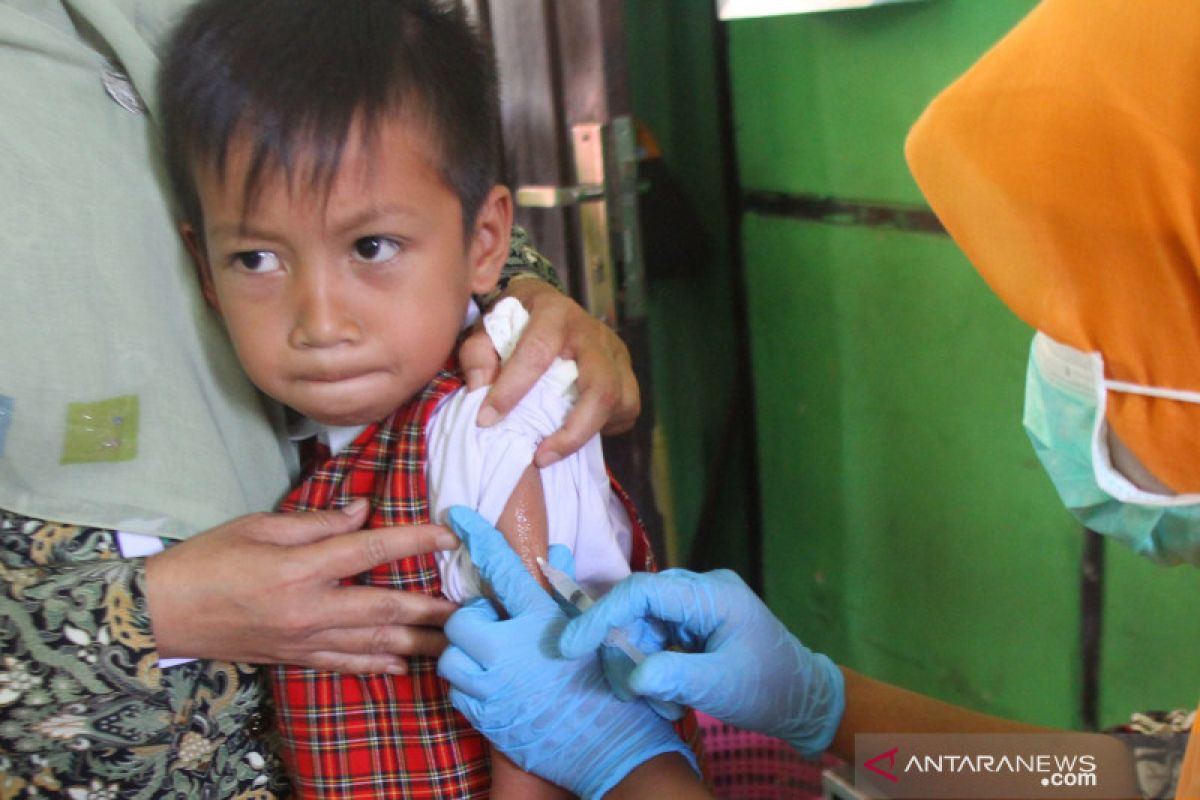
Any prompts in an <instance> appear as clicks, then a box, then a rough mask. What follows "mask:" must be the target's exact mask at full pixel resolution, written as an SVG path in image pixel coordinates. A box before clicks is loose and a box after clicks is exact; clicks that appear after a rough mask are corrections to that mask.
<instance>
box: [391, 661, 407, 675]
mask: <svg viewBox="0 0 1200 800" xmlns="http://www.w3.org/2000/svg"><path fill="white" fill-rule="evenodd" d="M387 674H388V675H407V674H408V666H407V665H406V664H405V663H404V662H403V661H401V662H400V663H398V664H391V665H389V666H388V668H387Z"/></svg>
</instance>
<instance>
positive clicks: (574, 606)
mask: <svg viewBox="0 0 1200 800" xmlns="http://www.w3.org/2000/svg"><path fill="white" fill-rule="evenodd" d="M537 563H538V567H539V568H540V569H541V570H542V575H544V576H545V577H546V581H547V582H548V583H549V584H550V589H551V591H552V592H553V594H554V599H555V601H556V602H557V603H558V605H559V607H560V608H562V610H563V613H565V614H566V615H567V616H568V617H571V618H572V619H574V618H575V617H578V616H580V615H581V614H583V612H585V611H587V610H588V609H589V608H591V607H592V606H593V605H595V604H596V601H595V600H593V599H592V597H591V595H589V594H588V593H587V591H586V590H585V589H584V588H583V587H582V586H580V585H579V584H578V583H576V582H575V581H574V580H572V579H571V576H570V575H568V574H567V573H565V572H563V571H562V570H561V569H559V568H557V567H555V566H554V565H553V564H551V563H550V562H549V561H547V560H546V559H544V558H541V557H540V556H539V557H538V560H537ZM604 644H605V645H607V646H609V647H615V648H616V649H617V650H620V651H621V652H622V653H624V654H625V655H626V656H627V657H628V658H629V660H630V661H632V662H633V666H635V667H636V666H637V665H638V664H641V663H642V662H643V661H645V660H646V654H645V653H643V652H642V651H641V649H639V648H638V646H637V645H635V644H634V643H633V641H632V640H631V639H630V638H629V634H627V633H626V632H625V631H624V629H622V628H609V629H608V635H607V636H606V637H605V638H604ZM610 658H611V657H610ZM608 666H609V665H606V669H607V668H608ZM643 699H644V700H645V701H646V703H647V704H648V705H649V706H650V707H651V708H653V709H654V711H655V713H657V714H658V715H659V716H660V717H663V718H664V719H670V720H675V719H679V718H680V717H681V716H683V706H681V705H679V704H678V703H672V702H669V701H666V700H656V699H654V698H649V697H647V698H643Z"/></svg>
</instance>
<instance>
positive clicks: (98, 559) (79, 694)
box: [0, 510, 290, 800]
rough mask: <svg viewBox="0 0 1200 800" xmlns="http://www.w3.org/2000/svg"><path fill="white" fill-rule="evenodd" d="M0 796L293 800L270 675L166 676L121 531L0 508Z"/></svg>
mask: <svg viewBox="0 0 1200 800" xmlns="http://www.w3.org/2000/svg"><path fill="white" fill-rule="evenodd" d="M0 580H2V584H0V592H2V594H0V654H2V655H0V659H2V660H0V798H4V800H10V799H13V798H24V797H40V798H44V797H68V798H77V799H78V800H83V798H109V797H111V798H116V797H120V798H159V797H188V798H216V797H222V798H256V799H258V800H268V799H269V798H276V797H286V796H288V795H289V794H290V789H289V787H288V785H287V783H286V779H285V777H284V772H283V769H282V764H281V762H280V760H279V758H278V756H277V755H276V750H277V748H276V747H275V744H274V742H273V741H271V740H270V739H269V738H268V730H269V728H270V727H271V726H270V725H269V724H268V720H269V718H270V712H269V709H266V708H264V707H263V706H262V704H261V702H260V701H261V700H262V698H263V697H264V694H265V692H264V683H265V676H263V675H262V674H261V673H260V672H259V671H258V670H257V669H255V668H253V667H249V666H245V665H236V664H228V663H223V662H216V661H193V662H190V663H187V664H181V665H178V666H174V667H170V668H168V669H160V668H159V666H158V653H157V652H156V651H155V649H154V639H153V635H152V632H151V628H150V619H149V615H148V614H147V610H146V596H145V571H144V569H143V564H142V560H141V559H121V558H120V557H119V554H118V551H117V544H116V535H115V533H114V532H113V531H109V530H103V529H98V528H85V527H80V526H75V525H61V524H56V523H52V522H45V521H42V520H37V519H31V518H28V517H23V516H19V515H16V514H12V513H10V512H7V511H2V510H0Z"/></svg>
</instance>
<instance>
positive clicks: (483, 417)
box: [476, 406, 500, 428]
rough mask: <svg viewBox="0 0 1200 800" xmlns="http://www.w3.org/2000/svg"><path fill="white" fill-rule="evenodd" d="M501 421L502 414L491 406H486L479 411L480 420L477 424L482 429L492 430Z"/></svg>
mask: <svg viewBox="0 0 1200 800" xmlns="http://www.w3.org/2000/svg"><path fill="white" fill-rule="evenodd" d="M499 421H500V412H499V411H497V410H496V409H494V408H492V407H491V406H484V407H483V408H481V409H479V418H478V419H477V420H476V422H477V423H478V424H479V427H481V428H490V427H492V426H493V425H495V424H496V423H497V422H499Z"/></svg>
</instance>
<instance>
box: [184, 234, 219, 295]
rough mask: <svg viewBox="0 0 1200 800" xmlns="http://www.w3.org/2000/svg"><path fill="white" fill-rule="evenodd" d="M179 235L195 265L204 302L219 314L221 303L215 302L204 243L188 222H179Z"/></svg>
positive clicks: (215, 292)
mask: <svg viewBox="0 0 1200 800" xmlns="http://www.w3.org/2000/svg"><path fill="white" fill-rule="evenodd" d="M179 235H180V236H181V237H182V238H183V244H184V246H186V247H187V251H188V253H189V254H190V255H191V257H192V264H193V265H194V266H195V267H196V275H197V276H198V277H199V278H200V293H201V294H202V295H203V296H204V302H206V303H208V306H209V308H211V309H212V310H213V311H216V312H217V313H218V314H219V313H220V312H221V304H220V303H218V302H217V288H216V286H214V285H213V277H212V267H211V266H209V263H208V255H207V253H206V252H205V250H204V244H203V243H202V242H201V241H200V235H199V234H198V233H196V229H195V228H194V227H192V224H191V223H190V222H182V223H180V224H179Z"/></svg>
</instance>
